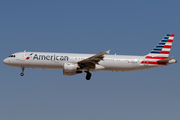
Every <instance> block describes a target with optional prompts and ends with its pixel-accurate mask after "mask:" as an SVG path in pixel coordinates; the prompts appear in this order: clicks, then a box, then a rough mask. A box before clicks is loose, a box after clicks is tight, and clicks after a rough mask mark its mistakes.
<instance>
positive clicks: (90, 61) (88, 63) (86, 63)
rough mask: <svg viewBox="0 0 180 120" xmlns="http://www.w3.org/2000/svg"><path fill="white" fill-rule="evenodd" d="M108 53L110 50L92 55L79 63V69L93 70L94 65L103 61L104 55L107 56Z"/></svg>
mask: <svg viewBox="0 0 180 120" xmlns="http://www.w3.org/2000/svg"><path fill="white" fill-rule="evenodd" d="M109 51H110V50H108V51H106V52H101V53H99V54H96V55H94V56H92V57H89V58H87V59H84V60H82V61H79V62H78V65H79V67H80V69H82V68H88V69H89V68H95V65H96V64H99V63H98V62H99V61H101V60H103V58H104V55H105V54H107V53H108V54H109Z"/></svg>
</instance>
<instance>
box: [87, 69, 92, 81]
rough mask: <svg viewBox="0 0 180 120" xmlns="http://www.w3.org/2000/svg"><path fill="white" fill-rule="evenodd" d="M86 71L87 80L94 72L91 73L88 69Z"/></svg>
mask: <svg viewBox="0 0 180 120" xmlns="http://www.w3.org/2000/svg"><path fill="white" fill-rule="evenodd" d="M86 73H87V74H86V80H90V79H91V76H92V74H91V73H90V72H89V71H87V72H86Z"/></svg>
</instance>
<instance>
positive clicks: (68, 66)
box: [63, 63, 81, 76]
mask: <svg viewBox="0 0 180 120" xmlns="http://www.w3.org/2000/svg"><path fill="white" fill-rule="evenodd" d="M77 68H78V65H77V64H73V63H65V64H64V68H63V75H67V76H72V75H76V74H77V73H79V72H81V71H77Z"/></svg>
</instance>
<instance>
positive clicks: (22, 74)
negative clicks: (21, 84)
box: [20, 67, 24, 76]
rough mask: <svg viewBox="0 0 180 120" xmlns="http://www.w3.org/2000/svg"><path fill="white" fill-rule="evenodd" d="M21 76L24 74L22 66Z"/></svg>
mask: <svg viewBox="0 0 180 120" xmlns="http://www.w3.org/2000/svg"><path fill="white" fill-rule="evenodd" d="M20 75H21V76H24V67H23V68H22V73H20Z"/></svg>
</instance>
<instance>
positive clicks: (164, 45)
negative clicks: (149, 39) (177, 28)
mask: <svg viewBox="0 0 180 120" xmlns="http://www.w3.org/2000/svg"><path fill="white" fill-rule="evenodd" d="M173 39H174V34H167V35H166V36H165V37H164V38H163V39H162V40H161V41H160V42H159V44H157V45H156V47H155V48H154V49H153V50H152V51H151V52H150V53H149V54H148V55H146V58H150V57H159V58H160V59H164V58H168V57H169V53H170V50H171V46H172V43H173Z"/></svg>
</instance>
